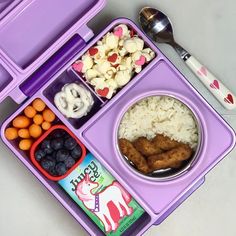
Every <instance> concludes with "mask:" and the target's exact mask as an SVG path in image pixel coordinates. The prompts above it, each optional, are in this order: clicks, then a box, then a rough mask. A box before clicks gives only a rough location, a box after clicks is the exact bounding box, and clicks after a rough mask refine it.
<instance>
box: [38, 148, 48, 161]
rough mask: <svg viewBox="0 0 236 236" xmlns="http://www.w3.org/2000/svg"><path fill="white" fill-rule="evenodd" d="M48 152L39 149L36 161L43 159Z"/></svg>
mask: <svg viewBox="0 0 236 236" xmlns="http://www.w3.org/2000/svg"><path fill="white" fill-rule="evenodd" d="M45 155H46V153H45V152H44V151H43V150H42V149H39V150H38V151H36V152H35V159H36V161H38V162H39V161H41V159H42V158H43V157H45Z"/></svg>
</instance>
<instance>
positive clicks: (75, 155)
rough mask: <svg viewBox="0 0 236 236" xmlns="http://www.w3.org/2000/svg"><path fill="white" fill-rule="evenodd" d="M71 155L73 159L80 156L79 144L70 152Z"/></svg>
mask: <svg viewBox="0 0 236 236" xmlns="http://www.w3.org/2000/svg"><path fill="white" fill-rule="evenodd" d="M70 154H71V156H72V157H73V158H74V159H75V160H78V159H79V158H80V157H81V156H82V149H81V147H80V146H79V145H77V146H76V147H75V148H74V149H73V150H72V151H71V152H70Z"/></svg>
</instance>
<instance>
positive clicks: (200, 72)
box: [197, 66, 207, 76]
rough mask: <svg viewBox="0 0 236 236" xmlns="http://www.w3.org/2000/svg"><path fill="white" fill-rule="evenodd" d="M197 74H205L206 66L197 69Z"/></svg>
mask: <svg viewBox="0 0 236 236" xmlns="http://www.w3.org/2000/svg"><path fill="white" fill-rule="evenodd" d="M197 73H198V75H200V76H203V75H204V76H207V68H206V67H204V66H202V67H201V68H200V69H199V70H198V72H197Z"/></svg>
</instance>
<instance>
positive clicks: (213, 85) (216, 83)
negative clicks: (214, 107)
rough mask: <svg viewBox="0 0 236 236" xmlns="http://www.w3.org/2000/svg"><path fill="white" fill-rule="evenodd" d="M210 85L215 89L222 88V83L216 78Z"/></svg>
mask: <svg viewBox="0 0 236 236" xmlns="http://www.w3.org/2000/svg"><path fill="white" fill-rule="evenodd" d="M210 87H211V88H213V89H220V84H219V82H218V81H217V80H214V81H213V83H212V84H210Z"/></svg>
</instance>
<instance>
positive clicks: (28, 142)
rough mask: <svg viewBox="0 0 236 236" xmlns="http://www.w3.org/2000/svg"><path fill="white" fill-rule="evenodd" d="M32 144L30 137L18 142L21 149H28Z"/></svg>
mask: <svg viewBox="0 0 236 236" xmlns="http://www.w3.org/2000/svg"><path fill="white" fill-rule="evenodd" d="M32 144H33V141H32V140H31V139H23V140H21V141H20V143H19V148H20V149H21V150H23V151H28V150H30V148H31V146H32Z"/></svg>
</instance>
